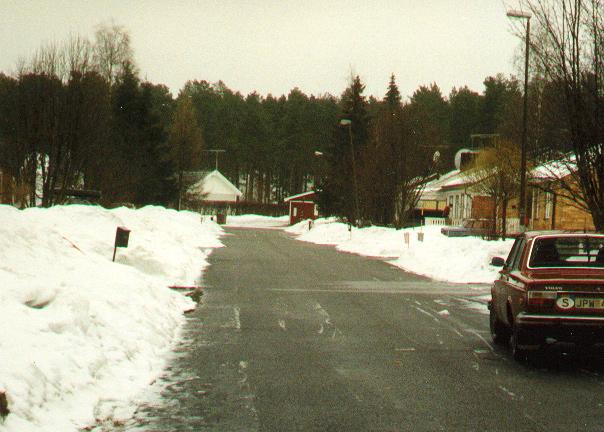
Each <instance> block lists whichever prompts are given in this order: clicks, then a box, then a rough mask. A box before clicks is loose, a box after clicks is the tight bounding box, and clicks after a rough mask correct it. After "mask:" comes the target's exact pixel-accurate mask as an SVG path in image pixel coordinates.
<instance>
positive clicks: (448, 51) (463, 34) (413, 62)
mask: <svg viewBox="0 0 604 432" xmlns="http://www.w3.org/2000/svg"><path fill="white" fill-rule="evenodd" d="M505 12H506V10H505V6H504V4H503V2H502V0H364V1H361V0H358V1H357V0H349V1H341V0H247V1H245V0H162V1H160V0H145V1H142V0H102V1H101V0H0V71H4V72H8V73H11V72H13V71H14V69H15V66H16V63H17V60H18V58H19V57H29V56H30V55H31V54H32V53H33V51H34V50H35V49H36V48H38V47H39V46H40V45H41V44H43V43H46V42H51V41H57V42H60V41H64V40H65V39H67V37H68V35H69V34H70V33H71V34H80V35H84V36H89V37H92V35H93V33H94V27H95V26H96V25H97V24H99V23H102V22H108V21H109V20H111V19H113V20H114V21H115V22H116V23H118V24H120V25H123V26H124V27H126V28H127V29H128V30H129V32H130V34H131V36H132V42H133V48H134V51H135V58H136V62H137V65H138V66H139V68H140V71H141V76H142V77H146V78H147V79H148V80H149V81H151V82H153V83H163V84H166V85H167V86H168V87H170V89H171V90H172V92H173V94H174V95H176V94H177V93H178V90H179V89H180V88H181V87H182V86H183V85H184V83H185V82H186V81H188V80H192V79H199V80H202V79H203V80H207V81H210V82H215V81H218V80H220V79H221V80H223V81H224V82H225V83H226V84H227V86H229V87H230V88H231V89H234V90H239V91H241V92H242V93H244V94H247V93H250V92H252V91H254V90H256V91H258V92H259V93H260V94H263V95H266V94H268V93H272V94H273V95H281V94H287V93H288V92H289V90H290V89H292V88H293V87H299V88H300V89H301V90H302V91H304V92H306V93H308V94H316V95H317V94H322V93H331V94H334V95H339V94H340V93H341V92H342V91H343V89H344V88H345V87H346V86H347V82H348V78H349V76H350V73H351V71H353V72H354V73H355V74H359V75H360V76H361V78H362V79H363V81H364V82H365V84H366V85H367V88H366V94H367V95H369V94H373V95H375V96H377V97H382V96H383V95H384V93H385V89H386V86H387V84H388V80H389V77H390V74H391V73H394V74H395V75H396V77H397V81H398V83H399V87H400V90H401V93H402V94H403V95H405V96H410V95H411V94H412V93H413V91H414V90H415V89H416V88H417V87H418V86H419V85H422V84H429V83H432V82H436V83H437V84H438V85H439V86H440V88H441V90H442V91H443V93H445V94H448V93H449V92H450V90H451V88H452V87H453V86H457V87H459V86H463V85H468V86H469V87H470V88H472V89H473V90H476V91H478V92H482V90H483V86H482V82H483V80H484V78H485V77H487V76H489V75H494V74H496V73H498V72H501V73H505V74H510V73H514V72H515V69H514V67H513V64H514V61H513V59H514V55H515V53H517V52H518V46H519V43H520V42H519V41H518V39H516V38H515V37H514V36H513V35H512V34H511V31H510V30H511V24H510V21H509V19H508V18H507V17H506V15H505Z"/></svg>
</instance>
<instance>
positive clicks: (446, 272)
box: [286, 219, 513, 283]
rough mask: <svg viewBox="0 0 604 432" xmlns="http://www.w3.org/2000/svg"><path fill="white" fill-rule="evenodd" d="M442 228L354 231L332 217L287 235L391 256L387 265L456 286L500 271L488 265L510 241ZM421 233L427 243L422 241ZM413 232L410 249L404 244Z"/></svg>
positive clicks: (492, 276) (486, 280)
mask: <svg viewBox="0 0 604 432" xmlns="http://www.w3.org/2000/svg"><path fill="white" fill-rule="evenodd" d="M440 228H441V227H438V226H431V227H422V228H413V229H404V230H395V229H393V228H382V227H369V228H361V229H357V228H354V227H353V228H352V231H349V230H348V225H346V224H343V223H338V222H336V221H335V220H333V219H318V220H317V221H315V223H314V225H313V228H312V229H311V230H310V231H309V230H308V222H301V223H299V224H296V225H294V226H291V227H289V228H286V231H287V232H290V233H292V234H296V235H297V236H298V239H299V240H302V241H307V242H311V243H318V244H330V245H335V246H336V248H337V249H338V250H341V251H345V252H351V253H356V254H359V255H365V256H372V257H380V258H392V260H390V261H389V262H390V263H391V264H393V265H395V266H397V267H400V268H402V269H404V270H407V271H409V272H412V273H417V274H420V275H425V276H428V277H430V278H432V279H436V280H442V281H448V282H456V283H490V282H492V281H493V280H494V279H495V278H496V277H497V274H498V271H499V269H498V268H496V267H492V266H491V265H490V262H491V258H492V257H494V256H501V257H506V256H507V254H508V252H509V250H510V249H511V247H512V243H513V241H512V240H505V241H486V240H482V239H480V238H476V237H459V238H455V237H447V236H444V235H442V234H441V233H440ZM420 232H422V233H423V235H424V241H423V242H420V241H419V240H418V235H417V234H418V233H420ZM405 233H408V234H409V245H408V246H407V245H406V244H405Z"/></svg>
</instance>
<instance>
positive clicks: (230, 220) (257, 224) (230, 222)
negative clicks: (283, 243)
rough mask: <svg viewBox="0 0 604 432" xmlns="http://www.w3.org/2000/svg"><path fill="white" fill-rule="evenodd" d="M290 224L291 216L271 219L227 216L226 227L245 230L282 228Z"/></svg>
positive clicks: (256, 216) (257, 216) (250, 216)
mask: <svg viewBox="0 0 604 432" xmlns="http://www.w3.org/2000/svg"><path fill="white" fill-rule="evenodd" d="M288 223H289V216H280V217H270V216H261V215H253V214H252V215H240V216H227V221H226V225H227V226H229V227H243V228H281V227H284V226H286V225H287V224H288Z"/></svg>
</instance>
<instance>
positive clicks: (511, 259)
mask: <svg viewBox="0 0 604 432" xmlns="http://www.w3.org/2000/svg"><path fill="white" fill-rule="evenodd" d="M524 244H525V238H524V237H518V238H517V239H516V241H514V245H513V246H512V249H511V250H510V253H509V254H508V257H507V259H506V261H505V265H504V266H503V269H502V270H501V272H499V278H498V279H497V280H496V281H495V284H494V288H495V289H494V292H493V293H492V297H493V300H494V302H495V308H496V311H497V315H498V316H499V319H500V320H501V321H503V322H508V319H507V301H508V297H509V296H510V295H511V294H512V292H513V291H515V289H514V288H515V286H516V283H515V280H514V278H513V277H512V275H511V273H512V272H514V271H518V269H519V266H520V257H521V256H522V250H523V248H524Z"/></svg>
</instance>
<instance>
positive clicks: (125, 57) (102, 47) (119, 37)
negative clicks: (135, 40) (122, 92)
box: [94, 22, 134, 83]
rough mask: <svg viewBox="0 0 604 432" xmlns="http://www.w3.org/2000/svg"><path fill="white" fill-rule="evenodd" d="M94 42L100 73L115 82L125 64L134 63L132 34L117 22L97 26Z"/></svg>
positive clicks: (95, 56)
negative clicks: (131, 44)
mask: <svg viewBox="0 0 604 432" xmlns="http://www.w3.org/2000/svg"><path fill="white" fill-rule="evenodd" d="M94 37H95V44H94V62H95V64H96V67H97V69H98V71H99V73H100V74H101V75H102V76H103V77H104V78H105V79H106V80H107V81H109V82H110V83H113V82H115V80H116V78H117V77H118V76H119V75H120V74H121V72H122V70H123V69H124V66H125V65H126V64H127V63H128V64H130V65H131V66H132V65H133V64H134V61H133V59H134V55H133V51H132V47H131V46H130V34H129V33H128V31H127V30H126V29H125V28H124V27H122V26H120V25H117V24H116V23H115V22H110V23H109V24H103V25H100V26H98V27H97V30H96V33H95V35H94Z"/></svg>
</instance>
